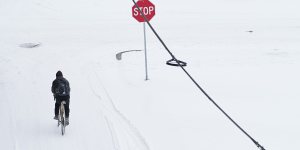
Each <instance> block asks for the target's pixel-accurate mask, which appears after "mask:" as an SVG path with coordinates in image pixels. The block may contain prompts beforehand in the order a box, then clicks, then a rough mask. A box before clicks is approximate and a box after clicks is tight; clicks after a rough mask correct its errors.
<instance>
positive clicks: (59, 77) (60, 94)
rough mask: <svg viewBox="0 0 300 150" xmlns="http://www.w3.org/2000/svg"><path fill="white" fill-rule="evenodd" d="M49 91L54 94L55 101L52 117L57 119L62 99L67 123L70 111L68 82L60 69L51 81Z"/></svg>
mask: <svg viewBox="0 0 300 150" xmlns="http://www.w3.org/2000/svg"><path fill="white" fill-rule="evenodd" d="M51 91H52V93H53V96H54V100H55V101H56V102H55V109H54V113H55V116H54V118H53V119H55V120H58V113H59V106H60V103H61V102H62V101H65V102H66V104H65V105H64V106H65V113H66V114H65V116H66V123H67V125H68V124H69V113H70V108H69V104H70V91H71V88H70V84H69V81H68V80H67V79H66V78H64V77H63V74H62V72H61V71H57V73H56V79H55V80H54V81H53V82H52V87H51Z"/></svg>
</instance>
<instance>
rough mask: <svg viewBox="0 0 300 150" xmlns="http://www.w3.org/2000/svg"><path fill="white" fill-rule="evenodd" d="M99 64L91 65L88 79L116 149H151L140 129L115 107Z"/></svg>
mask: <svg viewBox="0 0 300 150" xmlns="http://www.w3.org/2000/svg"><path fill="white" fill-rule="evenodd" d="M96 67H98V68H99V66H95V65H89V67H87V68H86V69H88V70H87V72H88V77H87V79H88V81H89V85H90V88H91V91H92V92H93V94H94V95H95V97H96V98H97V100H98V101H99V102H100V106H101V109H102V111H103V114H104V116H105V120H106V123H107V126H108V129H109V130H110V134H111V136H112V142H113V144H114V148H115V150H150V148H149V146H148V144H147V142H146V141H145V139H144V138H143V137H142V135H141V134H140V132H139V131H138V129H137V128H136V127H135V126H134V125H133V124H132V123H131V122H130V121H129V120H128V119H127V118H126V117H125V116H124V115H123V114H122V113H121V112H120V111H119V110H118V109H117V108H116V107H115V105H114V103H113V100H112V98H111V97H110V95H109V93H108V92H107V90H106V89H105V87H104V86H103V82H102V81H101V78H100V77H99V75H98V74H97V72H96V71H93V70H94V69H95V68H96Z"/></svg>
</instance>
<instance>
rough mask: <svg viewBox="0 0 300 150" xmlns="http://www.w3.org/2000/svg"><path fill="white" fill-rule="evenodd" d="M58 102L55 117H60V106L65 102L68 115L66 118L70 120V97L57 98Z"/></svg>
mask: <svg viewBox="0 0 300 150" xmlns="http://www.w3.org/2000/svg"><path fill="white" fill-rule="evenodd" d="M55 99H56V102H55V110H54V113H55V115H58V112H59V106H60V103H61V102H62V101H65V102H66V104H65V113H66V117H67V118H69V114H70V108H69V105H70V96H69V95H68V96H56V98H55Z"/></svg>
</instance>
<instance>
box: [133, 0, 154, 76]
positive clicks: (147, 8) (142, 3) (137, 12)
mask: <svg viewBox="0 0 300 150" xmlns="http://www.w3.org/2000/svg"><path fill="white" fill-rule="evenodd" d="M136 4H137V6H138V7H139V8H137V7H136V5H133V6H132V17H133V18H135V19H136V20H137V21H138V22H143V27H144V49H145V70H146V80H148V64H147V40H146V25H145V22H146V20H145V19H144V17H143V16H145V17H146V18H147V20H148V21H150V20H151V19H152V18H153V16H154V15H155V5H154V4H152V3H151V2H150V1H149V0H139V1H138V2H137V3H136Z"/></svg>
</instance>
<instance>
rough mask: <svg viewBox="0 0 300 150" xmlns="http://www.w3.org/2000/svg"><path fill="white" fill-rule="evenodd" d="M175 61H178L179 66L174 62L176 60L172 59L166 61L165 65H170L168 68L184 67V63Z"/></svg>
mask: <svg viewBox="0 0 300 150" xmlns="http://www.w3.org/2000/svg"><path fill="white" fill-rule="evenodd" d="M177 61H178V63H179V64H178V63H177V62H176V60H175V59H174V58H172V59H170V60H168V61H167V62H166V64H167V65H170V66H182V67H185V66H186V62H183V61H180V60H178V59H177Z"/></svg>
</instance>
